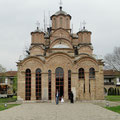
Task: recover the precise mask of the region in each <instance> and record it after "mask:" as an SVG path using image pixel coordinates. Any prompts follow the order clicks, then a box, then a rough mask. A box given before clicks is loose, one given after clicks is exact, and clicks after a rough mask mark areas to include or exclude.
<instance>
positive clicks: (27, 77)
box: [25, 69, 31, 100]
mask: <svg viewBox="0 0 120 120" xmlns="http://www.w3.org/2000/svg"><path fill="white" fill-rule="evenodd" d="M25 100H31V70H30V69H26V72H25Z"/></svg>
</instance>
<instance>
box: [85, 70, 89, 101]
mask: <svg viewBox="0 0 120 120" xmlns="http://www.w3.org/2000/svg"><path fill="white" fill-rule="evenodd" d="M85 99H86V100H89V72H85Z"/></svg>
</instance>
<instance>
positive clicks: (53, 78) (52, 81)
mask: <svg viewBox="0 0 120 120" xmlns="http://www.w3.org/2000/svg"><path fill="white" fill-rule="evenodd" d="M55 81H56V80H55V73H52V79H51V85H52V86H51V87H52V89H51V90H52V91H51V93H52V101H53V102H54V101H55V90H56V88H55V87H56V83H55Z"/></svg>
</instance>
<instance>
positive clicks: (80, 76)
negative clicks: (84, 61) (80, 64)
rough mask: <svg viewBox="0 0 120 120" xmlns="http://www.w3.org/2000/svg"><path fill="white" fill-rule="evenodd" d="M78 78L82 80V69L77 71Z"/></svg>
mask: <svg viewBox="0 0 120 120" xmlns="http://www.w3.org/2000/svg"><path fill="white" fill-rule="evenodd" d="M78 77H79V79H84V69H83V68H80V69H79V71H78Z"/></svg>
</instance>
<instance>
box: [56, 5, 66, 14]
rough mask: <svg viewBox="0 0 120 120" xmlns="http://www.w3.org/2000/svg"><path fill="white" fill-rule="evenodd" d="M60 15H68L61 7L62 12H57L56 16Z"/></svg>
mask: <svg viewBox="0 0 120 120" xmlns="http://www.w3.org/2000/svg"><path fill="white" fill-rule="evenodd" d="M60 14H63V15H67V13H66V12H65V11H63V10H62V7H61V8H60V10H59V11H58V12H56V13H55V14H54V15H60Z"/></svg>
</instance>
